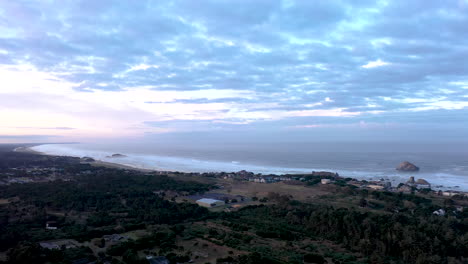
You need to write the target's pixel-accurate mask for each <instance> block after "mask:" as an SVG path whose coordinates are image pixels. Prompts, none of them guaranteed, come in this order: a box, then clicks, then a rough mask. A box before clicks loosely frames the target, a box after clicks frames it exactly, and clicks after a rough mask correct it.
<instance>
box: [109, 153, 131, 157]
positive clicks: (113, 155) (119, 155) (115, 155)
mask: <svg viewBox="0 0 468 264" xmlns="http://www.w3.org/2000/svg"><path fill="white" fill-rule="evenodd" d="M125 157H127V156H125V155H122V154H118V153H117V154H112V156H107V158H125Z"/></svg>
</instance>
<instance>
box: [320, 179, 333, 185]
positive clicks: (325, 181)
mask: <svg viewBox="0 0 468 264" xmlns="http://www.w3.org/2000/svg"><path fill="white" fill-rule="evenodd" d="M320 182H321V183H322V184H329V183H331V180H330V179H322V180H321V181H320Z"/></svg>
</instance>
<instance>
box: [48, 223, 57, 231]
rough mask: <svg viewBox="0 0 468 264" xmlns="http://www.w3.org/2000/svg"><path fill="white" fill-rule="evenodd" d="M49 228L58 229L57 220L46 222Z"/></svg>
mask: <svg viewBox="0 0 468 264" xmlns="http://www.w3.org/2000/svg"><path fill="white" fill-rule="evenodd" d="M46 229H47V230H56V229H57V222H54V221H49V222H47V223H46Z"/></svg>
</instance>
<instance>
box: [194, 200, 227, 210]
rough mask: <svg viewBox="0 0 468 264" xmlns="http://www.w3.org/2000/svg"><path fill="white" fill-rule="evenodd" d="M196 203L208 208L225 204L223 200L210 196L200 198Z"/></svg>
mask: <svg viewBox="0 0 468 264" xmlns="http://www.w3.org/2000/svg"><path fill="white" fill-rule="evenodd" d="M196 203H197V204H198V205H199V206H202V207H207V208H211V207H217V206H222V205H224V202H223V201H221V200H215V199H209V198H202V199H200V200H197V201H196Z"/></svg>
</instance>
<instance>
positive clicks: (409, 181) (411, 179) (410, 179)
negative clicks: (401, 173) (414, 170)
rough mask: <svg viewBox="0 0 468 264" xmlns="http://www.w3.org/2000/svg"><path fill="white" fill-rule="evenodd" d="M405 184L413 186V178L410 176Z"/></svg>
mask: <svg viewBox="0 0 468 264" xmlns="http://www.w3.org/2000/svg"><path fill="white" fill-rule="evenodd" d="M406 184H414V177H413V176H411V177H410V178H409V180H408V181H407V182H406Z"/></svg>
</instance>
